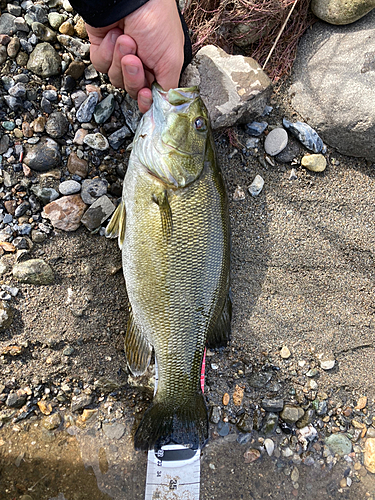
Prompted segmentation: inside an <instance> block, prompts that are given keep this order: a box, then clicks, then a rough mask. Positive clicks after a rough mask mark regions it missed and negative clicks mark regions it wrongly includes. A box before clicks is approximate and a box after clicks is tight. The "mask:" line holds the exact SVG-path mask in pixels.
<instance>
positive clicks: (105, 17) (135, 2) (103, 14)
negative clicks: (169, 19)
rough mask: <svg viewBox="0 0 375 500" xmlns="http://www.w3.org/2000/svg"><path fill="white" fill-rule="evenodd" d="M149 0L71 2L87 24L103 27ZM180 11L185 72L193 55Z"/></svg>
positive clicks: (80, 0)
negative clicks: (183, 40) (183, 36)
mask: <svg viewBox="0 0 375 500" xmlns="http://www.w3.org/2000/svg"><path fill="white" fill-rule="evenodd" d="M147 1H148V0H104V1H103V0H70V4H71V5H72V7H73V8H74V9H75V10H76V11H77V12H78V14H80V15H81V16H82V17H83V19H84V20H85V21H86V22H87V24H89V25H90V26H93V27H94V28H102V27H104V26H109V25H110V24H113V23H115V22H117V21H119V20H120V19H122V18H124V17H125V16H128V15H129V14H131V13H132V12H134V11H135V10H137V9H139V7H141V6H142V5H144V4H145V3H146V2H147ZM178 12H179V14H180V18H181V24H182V28H183V30H184V35H185V45H184V66H183V68H182V72H183V71H184V70H185V68H186V66H187V65H188V64H190V62H191V59H192V57H193V55H192V47H191V41H190V36H189V29H188V27H187V25H186V22H185V19H184V17H183V15H182V14H181V12H180V9H178Z"/></svg>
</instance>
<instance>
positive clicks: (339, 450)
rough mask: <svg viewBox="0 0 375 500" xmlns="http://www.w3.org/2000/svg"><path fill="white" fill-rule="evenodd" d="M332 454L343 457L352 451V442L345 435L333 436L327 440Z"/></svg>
mask: <svg viewBox="0 0 375 500" xmlns="http://www.w3.org/2000/svg"><path fill="white" fill-rule="evenodd" d="M325 443H326V445H327V446H328V447H329V449H330V450H331V452H332V453H334V454H335V455H339V456H340V457H343V456H344V455H348V454H349V453H350V452H351V451H352V442H351V441H350V439H349V438H347V437H346V436H345V435H344V434H331V435H330V436H328V438H326V440H325Z"/></svg>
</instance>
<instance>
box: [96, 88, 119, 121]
mask: <svg viewBox="0 0 375 500" xmlns="http://www.w3.org/2000/svg"><path fill="white" fill-rule="evenodd" d="M114 109H115V97H114V95H113V94H108V95H107V97H106V98H105V99H103V100H102V101H101V102H100V103H99V104H97V105H96V108H95V110H94V120H95V121H96V123H98V124H102V123H104V122H106V121H107V120H108V119H109V118H110V116H111V114H112V113H113V110H114Z"/></svg>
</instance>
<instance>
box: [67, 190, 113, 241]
mask: <svg viewBox="0 0 375 500" xmlns="http://www.w3.org/2000/svg"><path fill="white" fill-rule="evenodd" d="M68 182H69V181H68ZM71 182H74V181H71ZM77 184H78V183H77ZM80 187H81V186H80ZM115 208H116V207H115V206H114V204H113V203H112V202H111V200H110V199H109V198H108V197H107V196H105V195H103V196H101V197H100V198H98V199H97V200H96V201H94V203H92V205H91V206H90V207H89V208H88V209H87V210H86V212H85V214H84V215H83V217H82V219H81V223H82V224H84V225H85V226H86V227H87V229H88V230H89V231H94V230H95V229H97V228H98V227H99V226H100V225H101V224H102V223H103V222H104V221H106V220H107V219H108V218H109V217H110V216H111V215H112V214H113V212H114V211H115Z"/></svg>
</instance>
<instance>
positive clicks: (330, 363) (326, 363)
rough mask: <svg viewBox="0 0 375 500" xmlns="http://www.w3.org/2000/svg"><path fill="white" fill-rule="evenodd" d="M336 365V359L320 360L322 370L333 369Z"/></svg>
mask: <svg viewBox="0 0 375 500" xmlns="http://www.w3.org/2000/svg"><path fill="white" fill-rule="evenodd" d="M334 366H335V360H334V359H326V360H321V361H320V367H321V368H322V370H332V368H333V367H334Z"/></svg>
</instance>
